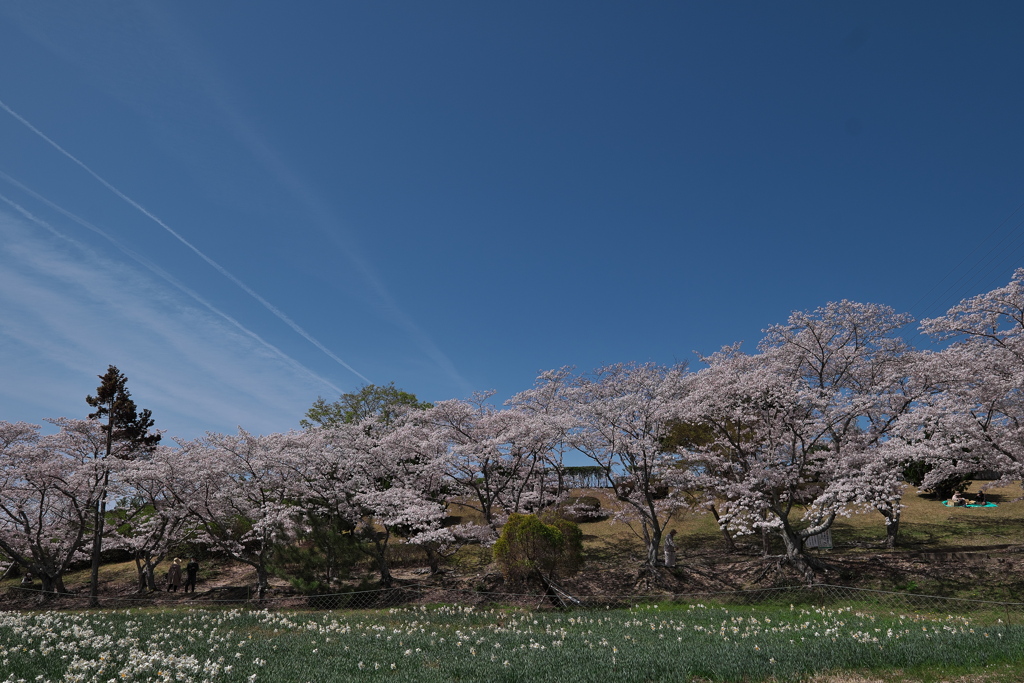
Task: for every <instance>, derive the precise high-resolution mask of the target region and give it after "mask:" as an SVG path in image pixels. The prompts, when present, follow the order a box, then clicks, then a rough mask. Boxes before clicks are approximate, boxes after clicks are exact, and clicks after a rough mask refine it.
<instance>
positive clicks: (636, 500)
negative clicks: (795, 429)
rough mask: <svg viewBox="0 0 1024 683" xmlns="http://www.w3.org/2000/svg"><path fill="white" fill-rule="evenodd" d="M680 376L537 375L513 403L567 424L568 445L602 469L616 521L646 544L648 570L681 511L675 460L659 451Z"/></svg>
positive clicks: (681, 369)
mask: <svg viewBox="0 0 1024 683" xmlns="http://www.w3.org/2000/svg"><path fill="white" fill-rule="evenodd" d="M685 370H686V368H685V366H684V365H676V366H672V367H663V366H659V365H654V364H635V363H627V364H616V365H608V366H605V367H602V368H598V369H597V370H595V371H594V372H593V373H590V374H582V375H578V376H575V377H574V376H572V373H571V371H570V370H569V369H567V368H563V369H561V370H553V371H550V372H546V373H543V374H541V375H540V377H538V379H537V383H536V384H535V386H534V388H533V389H532V390H529V391H528V392H524V393H523V394H520V395H518V396H517V397H516V398H515V399H513V401H514V402H515V403H517V404H526V405H529V404H532V405H545V406H546V408H545V412H547V413H551V414H559V415H561V416H562V417H563V418H568V422H567V423H564V424H562V425H560V429H563V430H564V438H565V439H566V443H567V444H568V445H569V446H570V447H571V448H573V449H575V450H577V451H579V452H580V453H582V454H584V455H585V456H586V457H588V458H590V460H592V461H593V462H594V465H595V466H596V467H599V468H600V470H601V474H602V478H603V479H604V481H606V482H607V483H608V485H609V486H610V487H612V490H614V492H615V496H616V498H617V500H618V501H619V503H620V507H619V509H618V510H617V511H616V513H615V516H616V518H617V519H619V520H621V521H624V522H626V523H628V524H629V525H630V528H631V529H633V530H634V531H635V532H636V533H637V535H638V536H639V537H640V538H641V539H642V540H643V542H644V546H645V548H646V563H645V566H647V567H648V568H653V567H655V566H656V565H657V563H658V549H659V547H660V545H661V539H662V535H663V533H664V531H665V527H666V525H667V524H668V523H669V522H670V521H671V519H672V518H673V517H674V516H675V515H676V514H678V513H679V512H680V511H681V510H683V509H684V508H685V507H686V506H687V501H686V499H685V497H684V496H683V495H682V494H681V493H680V489H679V488H677V487H676V486H675V484H677V483H678V480H679V478H680V476H681V474H682V473H681V470H680V468H679V467H678V462H679V459H678V457H677V456H676V455H675V454H672V453H667V452H665V450H664V449H663V448H662V438H663V437H664V436H665V434H666V433H667V432H668V431H669V429H670V425H671V424H672V423H673V422H674V421H675V420H677V419H678V414H679V410H680V403H681V401H682V400H683V398H684V395H685V386H684V382H683V380H684V377H685V374H686V373H685Z"/></svg>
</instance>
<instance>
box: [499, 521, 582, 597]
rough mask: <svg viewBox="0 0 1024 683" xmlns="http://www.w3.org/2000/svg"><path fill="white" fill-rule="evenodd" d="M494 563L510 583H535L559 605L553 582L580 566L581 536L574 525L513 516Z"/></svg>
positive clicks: (503, 530) (502, 531)
mask: <svg viewBox="0 0 1024 683" xmlns="http://www.w3.org/2000/svg"><path fill="white" fill-rule="evenodd" d="M494 559H495V560H496V561H497V562H498V565H499V566H500V567H501V571H502V573H503V574H504V575H505V579H506V580H508V581H510V582H513V583H515V582H522V583H532V582H536V583H539V584H540V585H541V587H542V588H543V589H544V593H545V595H547V596H548V599H549V600H551V602H552V603H553V604H555V605H560V604H561V601H560V600H559V598H558V594H557V592H556V589H555V586H554V585H553V584H554V581H555V580H556V579H558V578H561V577H566V576H571V575H572V574H575V573H576V571H578V570H579V568H580V566H581V565H582V564H583V532H582V531H581V530H580V527H579V525H578V524H576V523H575V522H571V521H569V520H567V519H564V518H561V517H557V516H553V515H545V516H543V518H542V517H538V516H537V515H523V514H519V513H513V514H512V515H510V516H509V518H508V521H507V522H506V523H505V526H504V527H503V528H502V530H501V536H500V537H499V538H498V541H497V542H496V543H495V544H494Z"/></svg>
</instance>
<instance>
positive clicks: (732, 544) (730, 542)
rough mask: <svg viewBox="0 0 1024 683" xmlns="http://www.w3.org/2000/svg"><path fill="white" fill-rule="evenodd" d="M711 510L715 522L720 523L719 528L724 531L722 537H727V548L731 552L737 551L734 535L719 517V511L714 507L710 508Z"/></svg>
mask: <svg viewBox="0 0 1024 683" xmlns="http://www.w3.org/2000/svg"><path fill="white" fill-rule="evenodd" d="M708 507H709V508H710V510H711V516H712V517H714V518H715V522H717V523H718V528H719V529H721V530H722V536H724V537H725V547H726V548H728V549H729V550H736V543H735V541H733V540H732V534H730V533H729V528H728V527H727V526H725V525H724V524H722V519H721V517H719V516H718V510H717V509H715V506H714V505H710V506H708Z"/></svg>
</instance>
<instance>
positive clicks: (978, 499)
mask: <svg viewBox="0 0 1024 683" xmlns="http://www.w3.org/2000/svg"><path fill="white" fill-rule="evenodd" d="M987 502H988V501H987V500H985V492H984V491H978V495H977V496H975V497H974V504H975V505H984V504H985V503H987Z"/></svg>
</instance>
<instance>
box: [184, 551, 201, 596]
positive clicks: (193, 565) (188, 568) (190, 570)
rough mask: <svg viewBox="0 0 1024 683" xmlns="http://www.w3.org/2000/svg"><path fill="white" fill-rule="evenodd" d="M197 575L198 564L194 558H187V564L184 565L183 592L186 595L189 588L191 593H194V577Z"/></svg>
mask: <svg viewBox="0 0 1024 683" xmlns="http://www.w3.org/2000/svg"><path fill="white" fill-rule="evenodd" d="M198 574H199V563H198V562H196V558H194V557H190V558H188V564H186V565H185V592H186V593H188V589H189V587H190V586H191V588H192V592H193V593H195V592H196V576H197V575H198Z"/></svg>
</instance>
